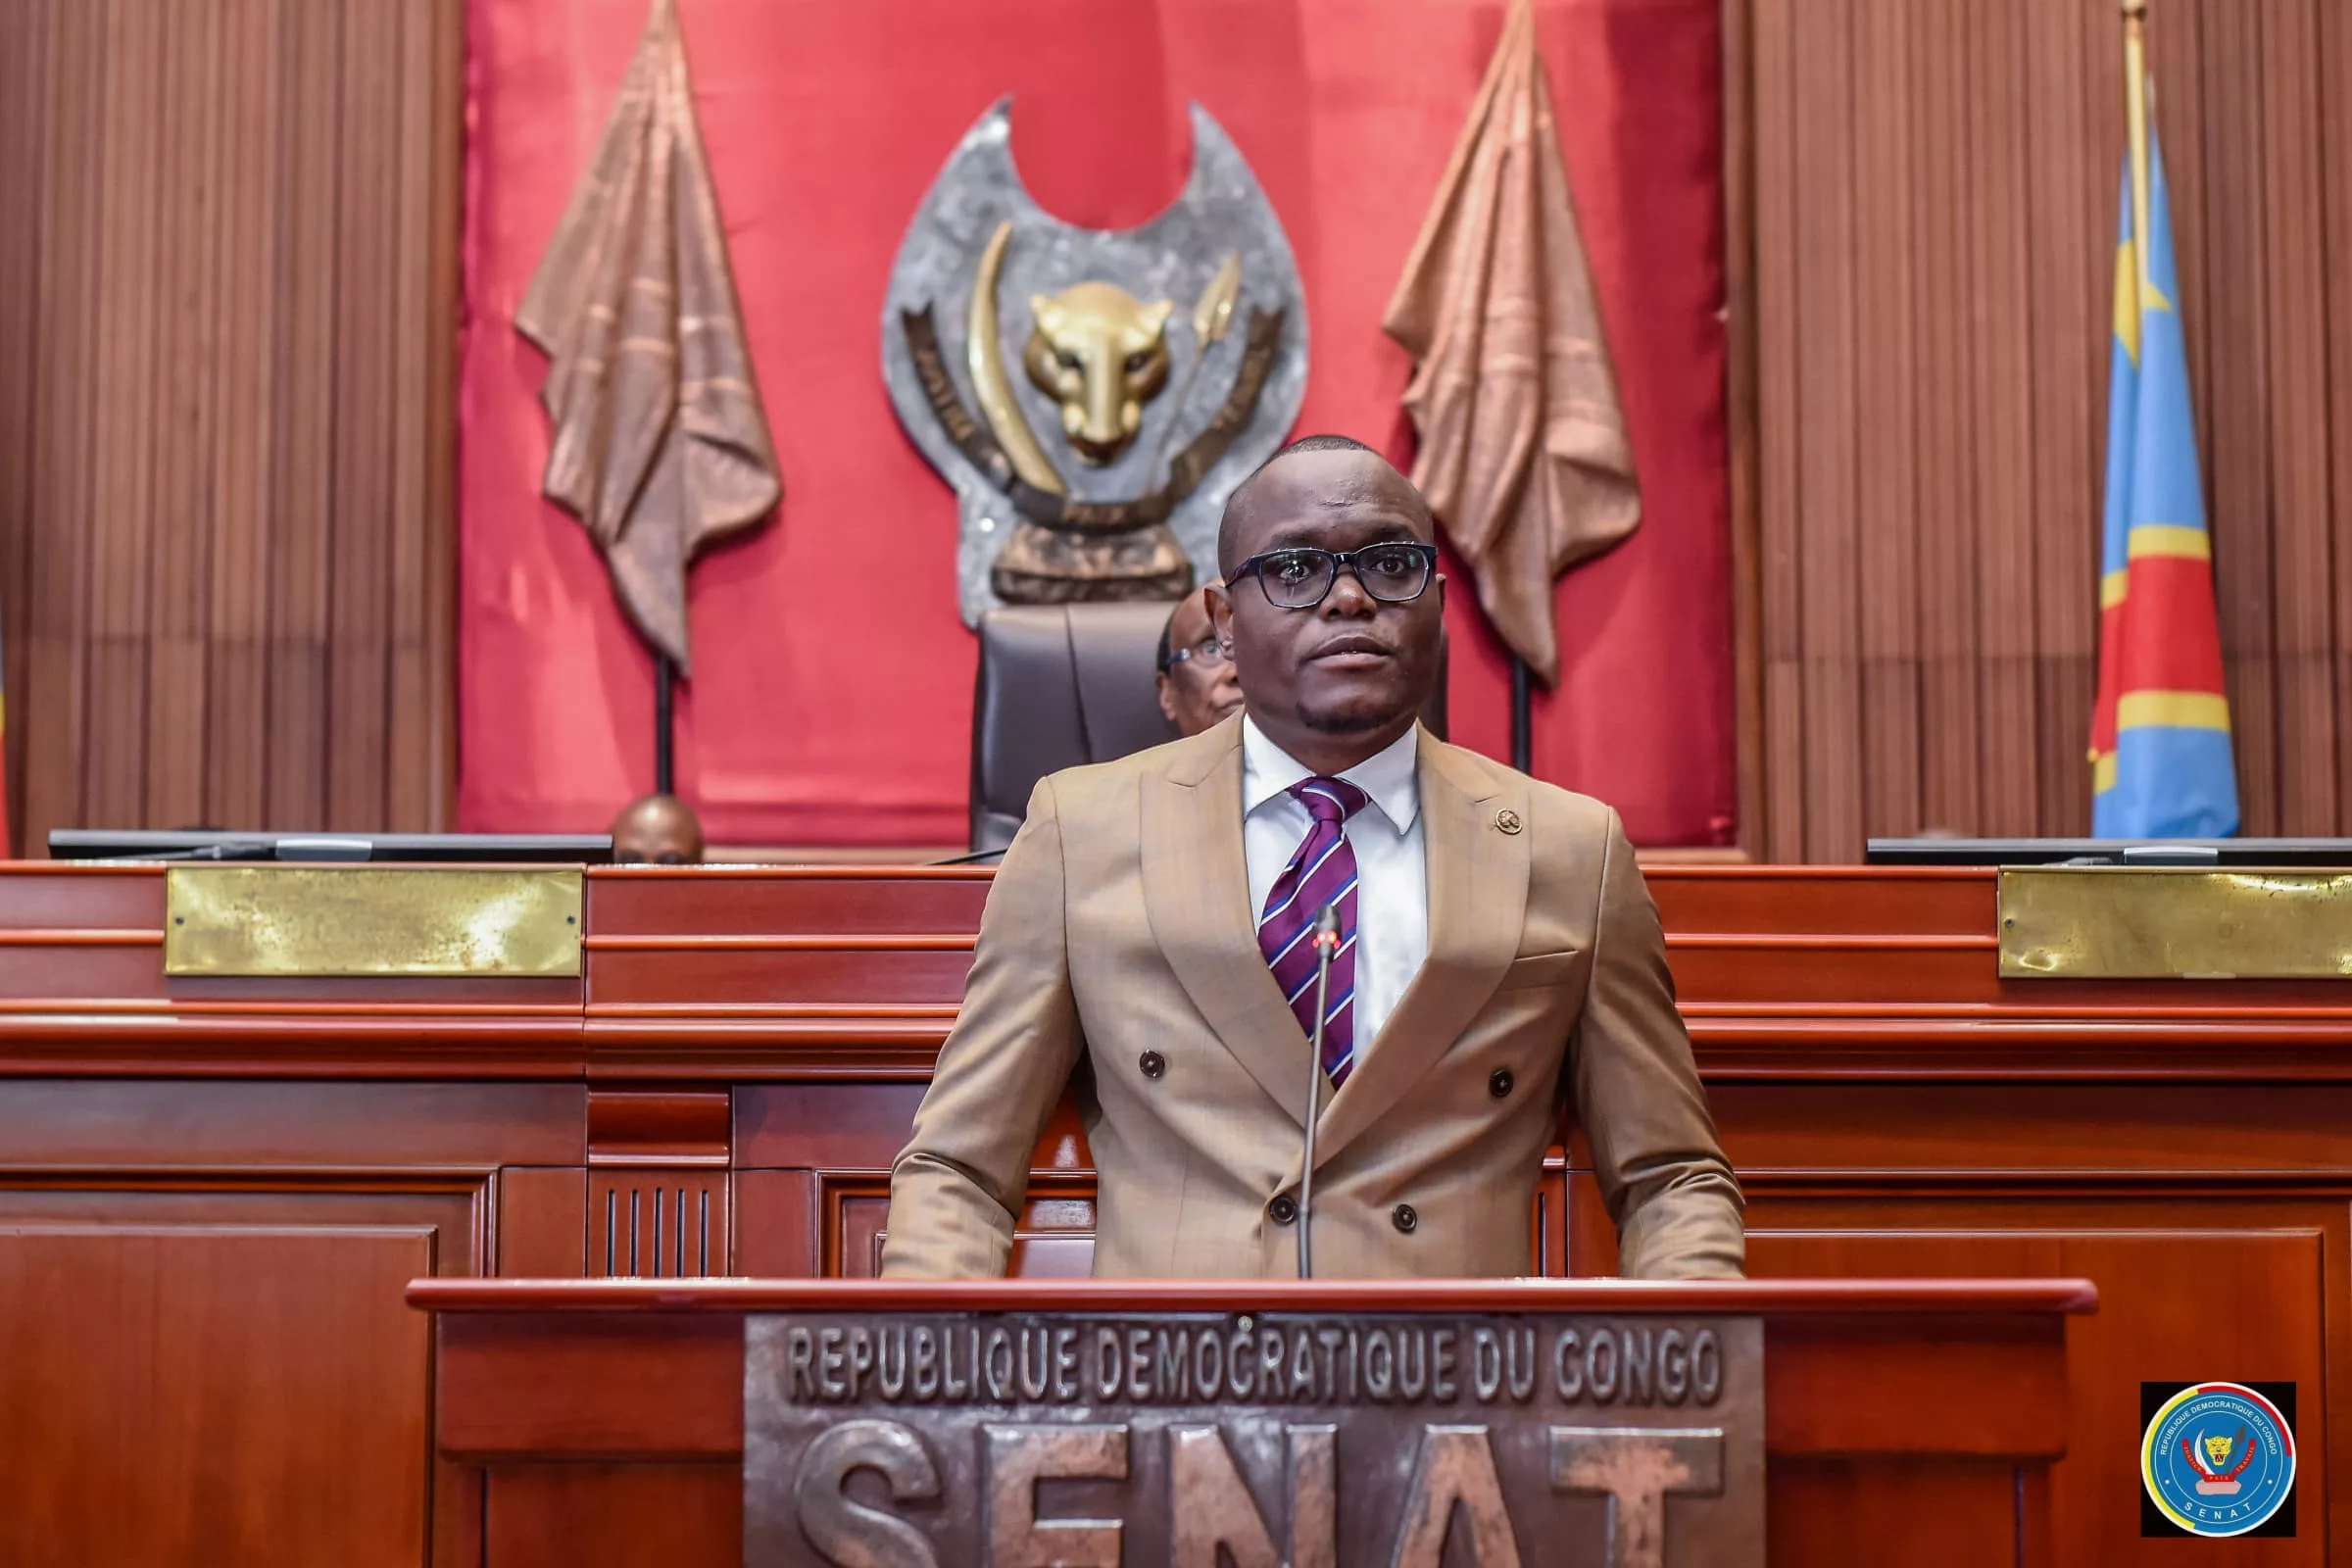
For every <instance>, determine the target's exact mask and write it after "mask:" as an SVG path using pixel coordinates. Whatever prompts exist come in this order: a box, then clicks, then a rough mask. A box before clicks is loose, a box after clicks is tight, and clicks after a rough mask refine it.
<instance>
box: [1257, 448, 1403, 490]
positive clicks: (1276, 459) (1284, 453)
mask: <svg viewBox="0 0 2352 1568" xmlns="http://www.w3.org/2000/svg"><path fill="white" fill-rule="evenodd" d="M1294 452H1369V453H1371V454H1372V455H1373V456H1374V457H1376V458H1377V457H1380V456H1381V451H1380V449H1379V448H1378V447H1372V446H1366V445H1365V444H1364V443H1363V442H1361V441H1358V440H1357V439H1356V438H1355V437H1353V436H1351V435H1302V436H1300V437H1299V439H1298V440H1296V441H1294V442H1292V443H1291V444H1290V445H1289V446H1286V447H1284V448H1282V449H1281V450H1280V451H1278V452H1276V453H1275V454H1274V455H1273V456H1272V457H1270V458H1268V459H1267V460H1266V461H1265V462H1263V463H1261V464H1259V465H1258V466H1256V467H1254V468H1251V469H1250V472H1249V474H1248V475H1247V476H1246V477H1244V478H1243V480H1242V484H1248V483H1249V482H1250V480H1251V479H1254V478H1256V477H1257V476H1258V475H1259V474H1261V473H1263V472H1265V471H1266V470H1267V469H1268V468H1271V467H1272V466H1274V465H1276V464H1277V463H1280V462H1281V461H1282V460H1283V459H1285V458H1287V457H1289V456H1290V455H1291V454H1292V453H1294ZM1242 484H1237V485H1235V486H1234V487H1233V488H1234V492H1235V493H1236V494H1237V495H1238V494H1239V493H1240V492H1241V488H1242Z"/></svg>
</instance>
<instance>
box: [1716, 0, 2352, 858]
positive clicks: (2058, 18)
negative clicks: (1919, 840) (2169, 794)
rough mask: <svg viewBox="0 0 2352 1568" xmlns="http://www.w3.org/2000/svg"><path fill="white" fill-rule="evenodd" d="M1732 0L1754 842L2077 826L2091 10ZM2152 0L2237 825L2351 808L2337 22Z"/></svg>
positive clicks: (2031, 0) (2314, 15) (2321, 828)
mask: <svg viewBox="0 0 2352 1568" xmlns="http://www.w3.org/2000/svg"><path fill="white" fill-rule="evenodd" d="M1727 3H1728V4H1730V5H1732V6H1734V7H1735V8H1737V9H1738V11H1739V13H1740V25H1741V26H1740V29H1735V30H1736V34H1737V35H1739V36H1742V37H1745V38H1747V39H1749V40H1751V43H1750V47H1749V48H1748V49H1747V51H1746V52H1745V53H1744V54H1741V55H1735V56H1733V57H1732V60H1731V68H1732V69H1733V70H1735V71H1745V72H1748V73H1749V74H1748V75H1747V77H1746V78H1745V79H1744V80H1743V81H1742V82H1741V83H1740V91H1739V92H1737V93H1735V94H1734V95H1733V100H1732V101H1734V102H1735V103H1739V104H1741V105H1743V106H1744V112H1745V114H1746V115H1747V116H1748V117H1749V122H1750V123H1748V124H1747V125H1745V126H1744V127H1742V128H1744V130H1745V132H1746V135H1745V138H1744V141H1741V140H1740V139H1739V138H1735V144H1736V145H1739V146H1741V147H1743V148H1744V149H1745V151H1746V157H1747V158H1748V160H1749V161H1750V162H1752V169H1750V168H1748V167H1746V166H1745V165H1736V166H1735V167H1734V169H1733V171H1732V178H1733V179H1734V180H1735V181H1739V180H1742V179H1750V178H1752V180H1753V186H1752V189H1744V190H1741V191H1740V192H1739V193H1738V199H1737V200H1736V201H1735V209H1736V210H1737V211H1739V212H1740V213H1743V214H1752V222H1753V234H1752V236H1751V238H1752V244H1753V250H1754V255H1753V257H1752V266H1750V267H1749V268H1748V269H1747V270H1745V271H1744V272H1743V273H1742V275H1744V276H1749V277H1752V278H1753V293H1752V299H1749V300H1747V301H1746V303H1747V305H1748V309H1749V310H1750V311H1751V312H1752V319H1751V320H1749V321H1747V322H1746V323H1744V327H1743V335H1742V341H1743V342H1745V343H1747V344H1749V345H1750V346H1751V347H1752V352H1753V355H1754V366H1755V368H1754V379H1755V389H1756V390H1755V400H1754V403H1755V415H1754V417H1755V419H1756V429H1755V431H1754V433H1753V438H1752V450H1753V453H1754V458H1753V461H1754V463H1755V465H1756V472H1755V474H1754V475H1753V477H1752V483H1751V484H1749V485H1747V486H1746V487H1744V489H1743V492H1742V493H1752V494H1753V496H1754V497H1755V501H1754V505H1755V507H1756V509H1757V514H1758V515H1757V518H1756V523H1755V526H1756V530H1757V539H1758V545H1757V558H1758V564H1757V570H1758V573H1759V578H1760V581H1759V584H1758V588H1759V592H1758V596H1757V597H1758V607H1759V624H1758V626H1757V628H1756V636H1757V641H1758V647H1759V652H1760V655H1761V664H1762V679H1761V682H1760V687H1761V690H1760V696H1759V701H1760V702H1761V704H1762V707H1763V713H1762V715H1761V724H1760V730H1761V735H1762V745H1763V748H1764V756H1763V758H1762V760H1761V766H1760V768H1759V770H1758V772H1759V776H1760V777H1761V779H1762V780H1763V785H1764V789H1765V792H1766V799H1765V801H1764V803H1763V809H1762V812H1761V813H1760V818H1761V820H1762V822H1763V824H1764V830H1763V833H1762V835H1761V842H1760V843H1759V845H1758V846H1757V848H1758V849H1759V850H1760V851H1761V853H1762V856H1763V858H1768V859H1775V860H1842V859H1850V858H1857V857H1858V856H1859V854H1860V852H1861V849H1862V843H1863V840H1864V838H1865V837H1867V836H1871V835H1879V834H1904V833H1915V832H1920V831H1924V830H1932V829H1947V830H1952V831H1957V832H1964V833H1985V834H2003V835H2009V834H2035V833H2039V834H2079V833H2082V832H2086V831H2087V830H2088V826H2089V814H2090V800H2089V791H2090V782H2089V769H2088V764H2087V763H2086V761H2085V760H2084V757H2083V754H2084V752H2085V750H2086V748H2087V743H2088V738H2089V720H2090V705H2091V697H2092V692H2093V690H2094V686H2095V680H2096V670H2095V660H2094V654H2095V649H2096V638H2097V597H2096V592H2097V590H2096V570H2097V560H2098V527H2099V511H2100V485H2101V480H2102V475H2103V469H2104V463H2105V455H2106V428H2105V422H2106V421H2105V413H2106V396H2107V366H2108V352H2109V350H2108V344H2109V329H2108V321H2109V319H2110V316H2111V306H2110V292H2111V289H2112V286H2113V275H2114V274H2113V262H2112V258H2113V245H2114V232H2115V213H2116V190H2117V181H2118V178H2119V171H2120V164H2121V158H2122V149H2123V137H2124V101H2123V67H2122V52H2123V45H2122V30H2121V23H2120V21H2119V19H2118V14H2117V8H2116V6H2115V4H2114V0H1884V3H1881V0H1727ZM2152 10H2153V12H2154V15H2153V17H2152V19H2151V21H2150V24H2149V27H2150V38H2151V60H2152V69H2153V71H2154V73H2155V77H2156V81H2157V85H2158V88H2159V91H2158V95H2157V112H2156V118H2157V124H2158V128H2159V132H2160V134H2161V137H2162V140H2163V147H2164V153H2165V160H2166V164H2167V167H2168V172H2169V174H2170V177H2171V181H2172V188H2173V216H2174V223H2175V230H2176V239H2177V245H2178V249H2179V253H2180V258H2179V259H2180V271H2181V300H2180V305H2181V310H2182V314H2183V319H2184V322H2185V325H2186V329H2187V333H2188V343H2189V360H2190V374H2191V377H2192V381H2193V383H2194V385H2193V394H2194V398H2195V401H2196V406H2197V410H2198V421H2197V422H2198V434H2199V443H2200V456H2201V457H2202V459H2203V463H2204V471H2205V478H2206V486H2207V492H2208V498H2209V503H2210V513H2211V517H2212V523H2213V531H2214V540H2215V572H2216V576H2217V579H2218V591H2219V598H2220V606H2221V619H2222V637H2223V644H2224V658H2225V663H2226V665H2227V669H2228V675H2229V695H2230V701H2231V705H2232V713H2233V717H2234V720H2235V727H2236V739H2237V748H2238V775H2239V788H2240V795H2241V802H2242V807H2243V820H2244V828H2243V830H2244V831H2246V832H2249V833H2288V834H2321V835H2325V834H2345V833H2352V560H2347V559H2346V558H2347V557H2352V545H2347V544H2346V543H2345V541H2346V540H2352V346H2348V345H2352V154H2347V153H2346V152H2345V151H2344V149H2345V148H2347V147H2352V109H2348V108H2347V107H2346V106H2347V103H2348V102H2352V12H2348V10H2347V8H2346V7H2344V6H2342V5H2339V4H2335V3H2333V0H2164V3H2163V4H2161V5H2158V6H2156V7H2154V8H2152ZM1736 242H1737V240H1736ZM1735 446H1736V448H1739V447H1741V446H1742V442H1741V441H1740V440H1736V441H1735Z"/></svg>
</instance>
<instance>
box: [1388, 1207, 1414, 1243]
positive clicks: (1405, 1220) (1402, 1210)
mask: <svg viewBox="0 0 2352 1568" xmlns="http://www.w3.org/2000/svg"><path fill="white" fill-rule="evenodd" d="M1389 1218H1390V1219H1392V1220H1394V1221H1395V1222H1396V1224H1397V1229H1398V1230H1400V1231H1402V1232H1404V1234H1405V1235H1407V1236H1410V1235H1412V1234H1413V1227H1414V1226H1416V1225H1419V1224H1420V1223H1421V1216H1420V1215H1418V1214H1416V1213H1414V1212H1413V1205H1412V1204H1410V1203H1398V1204H1397V1207H1396V1209H1395V1211H1394V1212H1392V1213H1391V1214H1390V1215H1389Z"/></svg>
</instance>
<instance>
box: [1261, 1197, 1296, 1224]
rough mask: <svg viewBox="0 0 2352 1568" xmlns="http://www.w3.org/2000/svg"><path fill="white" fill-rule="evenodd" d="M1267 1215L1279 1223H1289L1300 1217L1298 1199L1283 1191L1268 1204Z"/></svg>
mask: <svg viewBox="0 0 2352 1568" xmlns="http://www.w3.org/2000/svg"><path fill="white" fill-rule="evenodd" d="M1266 1216H1267V1217H1268V1218H1269V1219H1271V1220H1273V1221H1274V1223H1275V1224H1277V1225H1288V1224H1290V1223H1291V1222H1292V1221H1294V1220H1296V1219H1297V1218H1298V1217H1299V1201H1298V1200H1297V1199H1295V1198H1293V1197H1292V1196H1291V1195H1290V1194H1288V1193H1283V1194H1281V1195H1280V1196H1278V1197H1277V1198H1276V1199H1275V1200H1274V1201H1272V1202H1271V1203H1268V1204H1267V1205H1266Z"/></svg>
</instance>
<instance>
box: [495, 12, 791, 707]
mask: <svg viewBox="0 0 2352 1568" xmlns="http://www.w3.org/2000/svg"><path fill="white" fill-rule="evenodd" d="M515 327H516V328H517V329H518V330H519V331H520V332H521V333H522V334H523V336H525V337H527V338H529V339H530V340H531V341H532V342H533V343H535V344H537V345H538V346H539V347H540V348H541V349H542V350H544V351H545V352H546V354H547V356H548V359H549V361H550V363H549V366H548V370H547V380H546V382H545V384H544V385H543V386H542V387H541V389H540V400H541V401H542V402H543V403H544V404H545V405H546V406H547V412H548V417H549V418H550V419H552V420H553V421H554V424H555V442H554V447H553V450H552V451H550V453H549V454H548V460H547V477H546V479H545V481H544V485H543V488H544V489H545V491H546V493H547V496H548V498H549V499H550V500H552V501H554V502H556V503H557V504H558V505H560V506H562V507H564V509H565V510H566V511H568V512H570V513H571V514H572V515H575V516H577V517H578V518H579V519H580V521H581V522H583V523H584V524H586V525H587V528H588V532H589V534H590V536H591V537H593V538H594V539H595V540H596V543H597V547H598V548H599V549H600V550H602V551H603V552H604V555H605V561H606V564H607V565H608V566H609V567H610V568H611V570H612V573H613V592H614V593H615V595H617V596H618V598H619V600H620V602H621V606H622V608H624V609H625V610H626V611H627V612H628V614H629V618H630V619H631V620H632V621H634V622H635V623H636V625H637V629H638V630H639V631H640V632H642V633H643V634H644V636H645V640H646V641H647V642H648V643H650V644H652V645H653V647H654V649H655V650H656V651H657V652H658V653H660V654H662V655H664V656H666V657H667V658H668V659H669V660H670V661H671V662H673V663H674V664H676V666H677V668H678V670H679V671H680V673H684V672H686V671H687V669H688V668H689V665H688V662H687V635H686V568H687V566H688V564H691V563H692V562H693V560H694V557H695V554H696V552H697V551H699V550H701V549H702V547H703V546H704V545H706V544H708V543H709V542H710V541H711V540H712V539H713V538H716V537H717V536H718V535H720V534H724V533H727V532H730V531H732V530H734V529H737V528H741V527H744V526H746V525H748V524H750V523H753V522H756V521H758V520H759V519H760V517H761V516H763V515H766V514H767V513H768V511H769V510H770V509H771V508H773V507H774V506H775V504H776V501H777V499H778V497H779V496H780V495H781V494H782V493H783V485H782V481H781V480H780V478H779V477H778V474H777V470H776V454H775V448H774V445H773V443H772V442H771V441H770V440H769V437H768V429H767V415H766V413H765V411H764V410H762V409H761V407H760V391H759V388H758V387H757V386H756V385H755V384H754V383H753V380H752V368H751V357H750V355H749V354H748V353H747V352H746V350H745V348H744V342H743V319H742V316H741V314H740V313H739V312H738V310H737V308H736V304H735V284H734V280H733V277H732V275H731V274H730V272H729V270H728V267H727V245H726V235H725V231H724V230H723V229H722V228H721V227H720V226H719V220H718V202H717V199H716V198H715V197H714V196H713V194H712V192H711V170H710V165H709V163H708V161H707V160H706V159H705V157H704V153H703V138H702V132H701V129H700V128H699V127H698V125H697V124H696V122H695V116H694V93H693V89H692V86H691V85H690V83H689V82H688V80H687V75H686V48H685V44H684V41H683V40H682V39H681V37H680V36H679V32H678V19H677V13H676V10H675V8H674V5H673V0H655V4H654V12H653V17H652V20H651V21H649V22H648V23H647V24H646V28H645V36H644V37H643V38H642V39H641V40H640V41H639V42H638V45H637V54H636V57H635V58H634V59H633V60H631V61H630V62H629V71H628V75H627V77H626V78H625V79H624V80H623V81H622V83H621V88H620V100H619V102H617V103H616V104H614V105H613V118H612V119H611V120H610V121H608V122H607V123H606V125H605V132H604V137H603V139H602V140H601V141H600V142H599V144H598V146H597V149H596V159H595V162H594V163H593V164H592V165H591V166H590V168H589V170H588V172H587V173H586V174H585V175H584V176H583V177H582V178H581V181H580V184H579V187H578V188H577V189H576V190H574V191H573V192H572V197H571V204H570V206H569V207H568V208H567V209H565V211H564V221H563V223H562V224H561V225H560V226H559V227H558V228H557V230H556V237H555V239H554V240H553V241H552V242H550V244H549V245H548V248H547V255H546V256H545V257H543V258H541V260H540V263H539V270H538V272H537V273H536V274H535V275H534V276H533V277H532V279H531V286H530V289H529V291H528V292H527V293H525V294H524V296H523V299H522V305H521V308H520V309H519V310H517V311H516V312H515Z"/></svg>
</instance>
